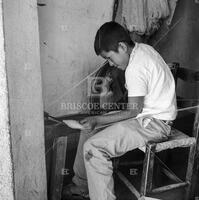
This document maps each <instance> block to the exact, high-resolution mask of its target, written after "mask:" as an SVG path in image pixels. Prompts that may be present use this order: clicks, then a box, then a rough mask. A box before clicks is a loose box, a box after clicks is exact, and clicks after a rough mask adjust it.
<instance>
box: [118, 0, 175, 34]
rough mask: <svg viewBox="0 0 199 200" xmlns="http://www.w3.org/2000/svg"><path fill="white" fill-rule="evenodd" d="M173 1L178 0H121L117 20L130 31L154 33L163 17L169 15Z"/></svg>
mask: <svg viewBox="0 0 199 200" xmlns="http://www.w3.org/2000/svg"><path fill="white" fill-rule="evenodd" d="M173 1H175V2H176V1H177V0H120V1H119V5H118V11H117V14H116V21H117V22H118V23H120V24H121V25H123V26H124V27H125V28H127V29H128V30H129V31H130V32H136V33H137V34H139V35H143V34H145V35H152V34H153V33H154V32H155V31H156V30H157V29H158V28H159V27H160V21H161V19H165V18H167V17H169V15H170V10H171V5H172V4H171V2H173ZM173 7H174V6H172V8H173ZM174 9H175V8H174ZM172 12H173V10H172Z"/></svg>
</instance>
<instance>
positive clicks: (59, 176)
mask: <svg viewBox="0 0 199 200" xmlns="http://www.w3.org/2000/svg"><path fill="white" fill-rule="evenodd" d="M66 148H67V137H59V138H57V139H55V141H54V144H53V166H52V172H51V180H50V190H51V191H50V200H61V193H62V185H63V170H64V169H65V159H66Z"/></svg>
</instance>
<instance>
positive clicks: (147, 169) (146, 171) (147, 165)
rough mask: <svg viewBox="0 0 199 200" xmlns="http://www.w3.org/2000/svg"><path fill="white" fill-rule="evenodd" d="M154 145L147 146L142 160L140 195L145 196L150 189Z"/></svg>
mask: <svg viewBox="0 0 199 200" xmlns="http://www.w3.org/2000/svg"><path fill="white" fill-rule="evenodd" d="M155 147H156V145H155V144H148V145H147V148H146V154H145V158H144V165H143V172H142V180H141V189H140V191H141V192H140V193H141V195H143V196H145V195H146V193H147V192H148V190H151V189H152V177H153V165H154V156H155V154H154V150H155Z"/></svg>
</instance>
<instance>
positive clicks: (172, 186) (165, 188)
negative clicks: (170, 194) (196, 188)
mask: <svg viewBox="0 0 199 200" xmlns="http://www.w3.org/2000/svg"><path fill="white" fill-rule="evenodd" d="M187 185H188V183H186V182H182V183H175V184H170V185H166V186H163V187H159V188H155V189H153V190H151V191H150V192H149V193H151V194H155V193H160V192H165V191H168V190H172V189H175V188H179V187H185V186H187Z"/></svg>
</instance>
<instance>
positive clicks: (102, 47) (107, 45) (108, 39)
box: [94, 21, 134, 55]
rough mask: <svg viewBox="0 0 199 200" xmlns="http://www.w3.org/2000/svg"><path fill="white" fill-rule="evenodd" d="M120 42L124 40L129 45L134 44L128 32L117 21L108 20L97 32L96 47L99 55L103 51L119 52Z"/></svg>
mask: <svg viewBox="0 0 199 200" xmlns="http://www.w3.org/2000/svg"><path fill="white" fill-rule="evenodd" d="M119 42H124V43H126V44H127V45H129V46H132V47H133V46H134V42H133V41H132V40H131V37H130V35H129V34H128V32H127V31H126V30H125V29H124V28H123V27H122V26H121V25H120V24H118V23H116V22H113V21H111V22H106V23H105V24H103V25H102V26H101V27H100V28H99V30H98V31H97V33H96V36H95V42H94V49H95V53H96V54H97V55H99V54H100V53H101V52H102V51H106V52H108V51H111V50H112V51H115V52H118V44H119Z"/></svg>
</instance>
